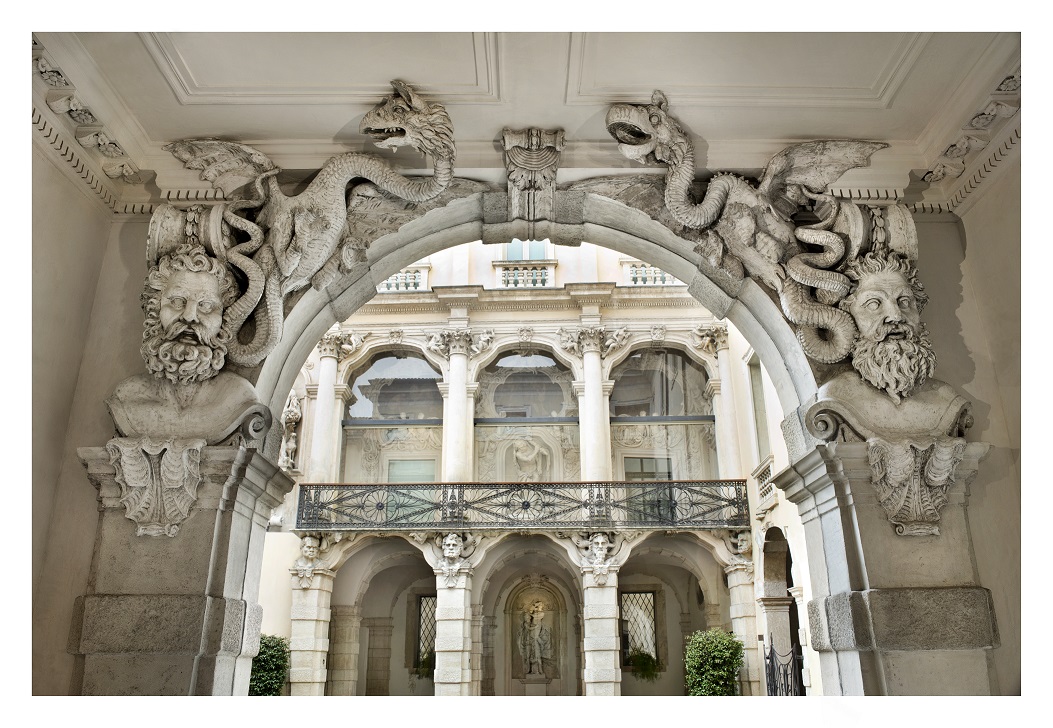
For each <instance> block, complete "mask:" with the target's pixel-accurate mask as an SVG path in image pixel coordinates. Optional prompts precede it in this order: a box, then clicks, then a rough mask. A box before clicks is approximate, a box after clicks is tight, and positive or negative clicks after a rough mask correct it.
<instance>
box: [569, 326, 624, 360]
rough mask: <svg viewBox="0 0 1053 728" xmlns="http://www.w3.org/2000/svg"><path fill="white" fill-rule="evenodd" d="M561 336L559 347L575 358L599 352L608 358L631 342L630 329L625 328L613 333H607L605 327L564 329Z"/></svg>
mask: <svg viewBox="0 0 1053 728" xmlns="http://www.w3.org/2000/svg"><path fill="white" fill-rule="evenodd" d="M557 333H558V334H559V345H560V347H561V348H562V349H564V350H565V351H569V352H570V353H571V354H574V355H575V356H584V355H585V354H587V353H589V352H598V353H599V355H600V356H601V357H606V356H607V355H608V354H610V353H611V352H613V351H615V350H616V349H619V348H621V347H622V346H624V345H625V342H626V341H628V340H629V329H628V328H627V327H625V326H623V327H621V328H620V329H617V330H616V331H614V332H612V333H607V329H606V328H605V327H603V326H587V327H585V328H581V329H563V328H561V329H560V330H559V331H558V332H557Z"/></svg>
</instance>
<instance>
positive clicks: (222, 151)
mask: <svg viewBox="0 0 1053 728" xmlns="http://www.w3.org/2000/svg"><path fill="white" fill-rule="evenodd" d="M161 148H162V149H164V150H165V151H166V152H171V153H172V156H173V157H175V158H176V159H178V160H179V161H180V162H182V163H183V166H184V167H186V168H187V169H198V170H201V179H203V180H205V181H206V182H211V183H212V186H213V187H215V188H217V189H220V190H223V195H224V196H225V197H227V198H233V196H234V193H235V192H237V191H238V190H240V189H241V188H242V187H244V186H246V185H248V184H251V183H252V182H255V181H256V179H257V178H258V177H259V176H260V175H261V174H263V173H264V172H269V171H271V170H274V169H277V167H276V166H275V164H274V162H272V161H271V160H270V158H269V157H267V155H266V154H264V153H263V152H261V151H259V150H258V149H253V148H252V147H250V146H248V145H246V144H239V143H237V142H225V141H223V140H221V139H184V140H182V141H178V142H172V143H170V144H165V145H164V146H163V147H161Z"/></svg>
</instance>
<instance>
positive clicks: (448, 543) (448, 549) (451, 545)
mask: <svg viewBox="0 0 1053 728" xmlns="http://www.w3.org/2000/svg"><path fill="white" fill-rule="evenodd" d="M462 546H463V544H462V542H461V537H460V536H458V535H457V534H456V533H450V534H447V535H446V538H444V539H443V540H442V555H443V556H445V557H446V558H447V559H459V558H460V557H461V550H462Z"/></svg>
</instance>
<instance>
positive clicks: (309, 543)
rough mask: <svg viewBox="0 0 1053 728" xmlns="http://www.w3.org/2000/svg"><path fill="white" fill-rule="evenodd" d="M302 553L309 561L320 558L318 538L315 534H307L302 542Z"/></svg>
mask: <svg viewBox="0 0 1053 728" xmlns="http://www.w3.org/2000/svg"><path fill="white" fill-rule="evenodd" d="M300 553H302V554H303V557H304V558H305V559H307V560H308V561H314V560H315V559H316V558H318V539H316V538H315V537H313V536H305V537H304V539H303V543H302V544H300Z"/></svg>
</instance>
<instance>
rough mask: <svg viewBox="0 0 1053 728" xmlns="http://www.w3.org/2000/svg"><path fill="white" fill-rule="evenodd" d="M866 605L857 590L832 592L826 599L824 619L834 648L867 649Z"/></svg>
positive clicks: (867, 621) (868, 631)
mask: <svg viewBox="0 0 1053 728" xmlns="http://www.w3.org/2000/svg"><path fill="white" fill-rule="evenodd" d="M867 616H868V615H867V606H866V602H865V601H864V600H863V595H862V594H861V593H859V592H848V593H841V594H834V595H833V596H830V597H827V599H826V620H827V622H826V623H827V628H828V629H829V635H830V645H831V648H832V649H834V650H869V649H871V648H872V647H873V644H872V642H871V639H870V630H869V628H868V626H867V625H868V623H869V620H868V618H867Z"/></svg>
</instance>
